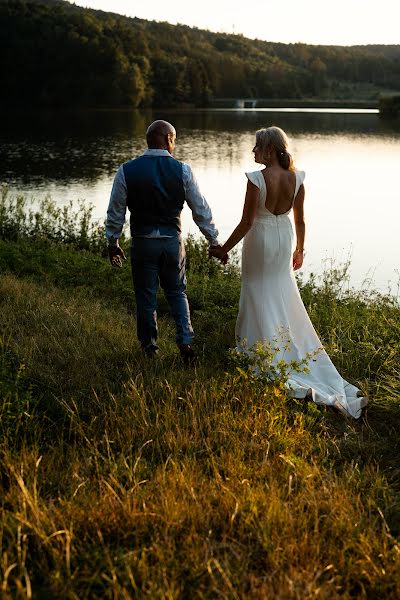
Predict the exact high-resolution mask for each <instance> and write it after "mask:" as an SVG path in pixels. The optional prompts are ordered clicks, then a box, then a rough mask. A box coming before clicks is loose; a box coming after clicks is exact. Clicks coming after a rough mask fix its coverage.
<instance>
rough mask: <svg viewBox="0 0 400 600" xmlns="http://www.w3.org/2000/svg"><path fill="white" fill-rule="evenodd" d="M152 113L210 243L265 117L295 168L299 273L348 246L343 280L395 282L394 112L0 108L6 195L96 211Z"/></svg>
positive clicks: (0, 174) (398, 130) (228, 211)
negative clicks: (300, 221) (167, 128)
mask: <svg viewBox="0 0 400 600" xmlns="http://www.w3.org/2000/svg"><path fill="white" fill-rule="evenodd" d="M156 118H166V119H168V120H170V121H171V122H172V123H174V125H175V126H176V129H177V132H178V139H177V148H176V156H177V158H179V159H181V160H184V161H186V162H189V163H190V164H191V165H192V166H193V168H194V171H195V173H196V176H197V178H198V180H199V183H200V186H201V189H202V190H203V193H204V194H205V195H206V197H207V198H208V199H209V202H210V204H211V205H212V207H213V213H214V216H215V220H216V222H217V224H218V226H219V228H220V231H221V238H222V239H224V238H225V237H226V236H227V235H228V234H229V233H230V231H231V230H232V228H233V226H234V225H235V224H236V223H237V221H238V220H239V218H240V215H241V211H242V207H243V197H244V191H245V187H246V178H245V176H244V171H247V170H255V169H256V168H257V166H256V165H255V164H254V162H253V155H252V152H251V150H252V147H253V144H254V133H255V131H256V130H257V129H258V128H260V127H263V126H268V125H271V124H275V125H279V126H280V127H283V129H285V130H286V131H287V133H288V135H289V137H290V138H291V141H292V151H293V154H294V156H295V159H296V163H297V165H298V167H299V168H302V169H304V170H306V172H307V178H306V189H307V198H306V210H307V213H306V214H307V225H308V235H307V240H308V243H307V248H308V256H307V266H306V271H307V270H308V272H309V271H310V270H316V271H320V270H321V268H322V261H323V260H324V258H326V257H329V258H332V257H336V258H337V259H338V260H339V261H340V260H343V259H345V258H346V257H347V256H348V254H349V253H350V252H351V253H352V282H353V283H354V284H355V285H358V286H359V285H361V282H362V280H363V279H364V278H365V277H366V276H367V275H368V273H371V272H372V271H374V278H375V285H376V286H377V287H381V288H385V286H386V285H387V282H388V281H389V280H392V281H394V280H395V279H396V272H395V269H396V268H397V260H398V258H397V257H398V255H399V251H400V245H399V242H398V234H397V222H398V219H399V217H400V198H399V191H398V188H397V185H395V181H394V178H393V174H394V173H396V172H397V169H398V164H399V161H400V149H399V144H398V142H399V138H400V119H397V120H394V121H387V120H382V119H380V118H379V116H378V115H377V114H373V113H360V114H346V113H309V112H307V113H294V112H293V113H289V112H286V113H285V112H279V111H276V112H266V111H262V110H244V111H243V110H240V111H232V110H226V111H225V110H214V111H211V110H199V111H162V112H161V111H79V112H63V113H61V112H57V113H32V114H29V113H24V114H21V113H15V114H3V115H1V117H0V181H1V182H3V183H7V184H8V185H9V186H10V188H11V191H15V192H20V191H24V192H29V194H32V195H34V196H36V197H42V196H43V195H44V194H46V193H50V194H51V195H52V197H53V198H54V199H55V200H56V201H57V202H60V203H64V202H66V201H69V200H77V199H82V198H83V199H86V200H87V201H89V202H92V203H93V204H95V207H96V216H97V217H99V218H103V217H104V214H105V210H106V206H107V202H108V196H109V193H110V189H111V184H112V179H113V175H114V173H115V171H116V169H117V168H118V166H119V165H120V164H121V163H122V162H124V161H125V160H127V159H129V158H131V157H133V156H136V155H137V154H138V153H140V152H142V151H143V149H144V148H145V141H144V133H145V130H146V128H147V125H148V124H149V123H150V122H151V121H152V120H153V119H156ZM183 223H184V232H185V233H188V232H193V233H196V234H197V233H198V230H197V228H196V226H195V225H193V222H192V220H191V215H190V212H189V211H188V210H187V209H186V210H185V211H184V215H183Z"/></svg>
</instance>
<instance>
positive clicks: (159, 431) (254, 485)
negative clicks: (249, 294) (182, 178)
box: [0, 211, 400, 600]
mask: <svg viewBox="0 0 400 600" xmlns="http://www.w3.org/2000/svg"><path fill="white" fill-rule="evenodd" d="M0 214H3V213H0ZM45 216H46V218H49V235H47V233H46V232H45V231H44V229H42V233H41V234H40V235H38V234H37V232H36V233H32V230H30V229H29V228H25V229H23V228H19V227H14V234H13V236H9V237H8V238H7V240H5V239H4V238H3V240H0V268H1V270H2V277H1V279H0V315H1V317H0V318H1V332H2V334H1V343H0V376H1V381H0V394H1V400H0V457H1V477H0V511H1V523H0V578H1V579H0V590H1V594H2V597H4V598H14V597H20V598H40V599H41V598H62V599H64V598H70V599H74V600H75V599H78V598H79V599H82V598H90V599H92V598H99V599H100V598H151V599H153V598H160V599H161V598H163V599H167V598H168V599H178V598H179V599H185V600H186V599H189V598H190V599H191V598H199V599H209V598H210V599H211V598H232V599H233V598H249V599H260V600H261V599H269V598H271V599H278V600H279V599H287V598H296V599H304V598H354V597H357V598H389V599H391V598H393V599H395V598H398V597H399V596H400V544H399V535H400V506H399V502H398V493H399V491H400V490H399V487H400V485H399V483H400V477H399V475H400V470H399V466H398V465H399V445H400V444H399V435H398V422H399V417H400V403H399V398H400V381H399V358H400V357H399V342H400V319H399V317H400V308H399V305H398V303H397V301H396V300H395V299H394V298H393V297H390V296H383V295H379V294H374V293H370V294H369V295H368V296H366V295H365V294H364V295H363V294H361V293H356V292H352V291H348V290H346V289H344V288H343V287H342V286H340V279H341V276H340V274H338V273H336V274H334V273H333V274H332V273H331V275H330V279H329V277H328V276H326V277H325V280H322V281H316V280H310V281H307V282H303V283H302V285H301V290H302V294H303V299H304V301H305V303H306V306H307V308H308V310H309V312H310V315H311V318H312V319H313V321H314V323H315V324H316V326H317V329H318V331H319V333H320V335H321V336H322V339H323V341H324V343H325V345H326V347H327V350H328V351H329V352H330V354H331V355H332V357H333V360H334V362H335V363H336V364H337V366H338V367H339V368H340V369H341V370H342V372H343V374H345V375H346V376H347V377H348V378H349V379H350V380H351V381H354V382H355V383H357V384H359V385H361V386H362V387H363V389H365V390H366V391H367V392H368V394H369V396H370V398H371V403H370V406H369V408H368V411H367V413H366V415H365V416H364V419H363V421H362V423H354V422H353V421H351V420H346V419H344V418H343V417H342V416H341V415H339V414H337V413H335V412H332V411H330V410H328V409H324V408H323V407H317V406H316V405H314V404H313V403H304V402H303V401H296V400H293V399H289V398H287V397H286V394H285V391H284V389H283V387H282V386H281V385H280V382H279V381H276V382H264V383H263V384H262V385H261V384H260V383H258V382H257V381H255V380H254V378H252V377H249V376H246V372H245V370H243V365H242V366H241V368H240V369H239V370H238V369H237V368H236V366H235V364H232V363H231V362H230V361H229V359H228V352H227V349H228V348H229V346H231V345H232V344H233V332H234V322H235V315H236V310H237V301H238V296H239V285H240V279H239V274H238V271H237V268H236V267H235V265H232V266H231V267H229V268H228V269H224V268H223V267H221V266H220V265H218V264H217V263H215V262H208V261H207V258H206V247H205V245H204V244H202V243H201V242H197V241H195V240H193V239H189V240H188V241H187V258H188V289H189V300H190V302H191V307H192V312H193V323H194V327H195V331H196V334H197V335H196V345H197V350H198V353H199V356H200V363H199V366H198V367H197V368H196V369H185V368H184V367H183V365H182V364H181V362H180V359H179V356H178V354H177V351H176V349H175V345H174V341H173V340H174V333H173V324H172V322H171V319H170V317H169V315H168V313H167V310H166V307H165V305H163V304H162V299H161V298H160V311H159V312H160V345H161V350H162V357H161V359H160V360H157V361H146V360H145V359H144V357H143V356H142V354H141V352H140V349H139V347H138V344H137V341H136V337H135V331H134V319H133V315H132V311H133V308H134V307H133V297H132V292H131V283H130V273H129V268H124V269H123V270H122V271H114V270H112V269H111V268H109V266H108V264H107V260H106V258H102V257H101V248H100V246H101V244H100V242H99V243H98V242H96V235H97V234H96V235H95V238H94V243H93V245H91V244H90V243H89V244H88V245H87V246H86V248H85V249H84V250H82V249H79V242H77V241H74V242H71V237H70V238H69V240H68V243H65V242H66V241H67V240H66V239H65V240H64V242H63V241H62V239H59V240H56V239H55V237H56V236H55V233H54V232H53V233H52V231H51V227H50V223H51V220H50V217H49V215H48V214H47V213H46V214H45ZM11 217H12V215H11V216H10V211H9V212H8V213H7V219H8V223H10V221H12V218H11ZM22 222H23V221H22ZM13 223H14V225H15V220H14V221H13ZM3 226H4V223H3V222H2V221H0V229H1V228H2V227H3ZM10 229H12V227H9V230H10ZM1 231H4V229H1ZM15 233H17V235H15ZM85 239H86V240H88V239H89V240H90V235H85ZM96 252H97V254H96ZM125 267H127V265H125ZM338 286H339V287H338Z"/></svg>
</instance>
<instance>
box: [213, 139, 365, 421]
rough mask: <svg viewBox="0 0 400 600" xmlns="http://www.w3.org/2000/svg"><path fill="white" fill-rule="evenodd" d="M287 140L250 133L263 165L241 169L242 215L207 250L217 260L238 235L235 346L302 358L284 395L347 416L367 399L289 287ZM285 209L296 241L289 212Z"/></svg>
mask: <svg viewBox="0 0 400 600" xmlns="http://www.w3.org/2000/svg"><path fill="white" fill-rule="evenodd" d="M287 148H288V139H287V136H286V134H285V132H284V131H283V130H282V129H280V128H279V127H268V128H266V129H260V130H259V131H257V132H256V144H255V146H254V148H253V152H254V160H255V162H256V163H259V164H262V165H264V166H265V168H264V169H262V170H258V171H252V172H250V173H246V176H247V179H248V182H247V190H246V197H245V202H244V208H243V216H242V219H241V221H240V223H239V225H238V226H237V227H236V229H235V230H234V231H233V233H232V234H231V236H230V237H229V239H228V240H227V241H226V242H225V244H224V245H223V246H221V247H219V248H212V249H211V250H210V254H211V255H212V256H215V257H216V258H219V259H221V260H224V259H225V258H226V255H227V253H228V252H229V251H230V250H231V249H232V248H233V247H234V246H236V244H237V243H238V242H239V241H240V240H241V239H242V238H244V241H243V251H242V286H241V293H240V303H239V314H238V317H237V322H236V340H237V348H238V350H239V351H246V352H249V349H251V347H252V346H254V345H256V344H260V343H261V344H273V347H274V348H275V347H276V346H277V345H279V342H281V343H282V347H281V348H277V352H276V353H275V355H274V358H273V363H276V364H277V363H278V362H279V361H281V360H282V359H283V360H284V361H285V362H286V363H289V362H291V361H296V362H299V363H300V364H304V361H305V359H306V358H307V357H310V356H312V360H310V361H309V362H308V363H307V367H308V372H307V373H301V372H297V371H292V372H291V373H290V375H289V379H288V387H289V389H290V394H291V395H292V396H294V397H296V398H305V397H306V396H307V397H308V398H312V400H314V402H316V403H317V404H325V405H330V406H334V407H336V408H337V409H338V410H340V411H341V412H343V413H345V414H346V415H351V416H352V417H354V418H356V419H357V418H359V417H360V416H361V409H362V407H363V406H365V405H366V404H367V398H365V397H362V393H361V392H360V390H358V389H357V388H356V387H355V386H354V385H351V384H350V383H348V382H347V381H345V380H344V379H343V378H342V377H341V376H340V374H339V373H338V371H337V370H336V368H335V366H334V365H333V363H332V361H331V360H330V358H329V356H328V355H327V353H326V352H325V350H324V349H323V347H322V344H321V342H320V340H319V339H318V336H317V334H316V332H315V330H314V327H313V325H312V323H311V321H310V319H309V317H308V314H307V311H306V309H305V307H304V304H303V302H302V300H301V297H300V293H299V290H298V288H297V283H296V279H295V277H294V271H296V270H297V269H299V268H300V267H301V266H302V264H303V258H304V237H305V222H304V214H303V205H304V185H303V181H304V178H305V173H304V172H303V171H297V170H295V168H294V166H293V161H292V157H291V155H290V154H289V153H288V150H287ZM292 210H293V217H294V224H295V229H296V243H295V244H294V234H293V228H292V224H291V221H290V218H289V214H290V212H291V211H292Z"/></svg>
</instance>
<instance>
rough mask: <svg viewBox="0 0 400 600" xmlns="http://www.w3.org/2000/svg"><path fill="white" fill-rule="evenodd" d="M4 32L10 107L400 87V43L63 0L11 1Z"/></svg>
mask: <svg viewBox="0 0 400 600" xmlns="http://www.w3.org/2000/svg"><path fill="white" fill-rule="evenodd" d="M0 33H1V35H0V70H1V81H2V91H3V93H2V94H1V96H0V103H1V104H2V105H3V106H27V105H30V106H46V107H48V106H52V107H61V106H62V107H75V106H76V107H94V106H96V107H101V106H104V107H123V106H127V107H138V106H151V105H152V106H160V107H161V106H176V105H184V104H192V105H196V106H207V105H208V104H209V103H210V101H211V100H213V99H219V98H232V97H254V98H270V99H277V100H278V99H280V98H285V99H290V98H292V99H302V98H312V97H319V98H323V97H328V98H338V99H340V98H349V97H352V98H353V99H354V98H356V97H360V99H361V94H363V97H364V98H367V96H368V99H377V98H378V95H379V92H380V91H385V90H390V91H396V90H400V46H376V45H375V46H348V47H343V46H312V45H306V44H300V43H297V44H280V43H272V42H266V41H261V40H250V39H248V38H245V37H243V36H241V35H233V34H224V33H214V32H210V31H204V30H200V29H196V28H191V27H188V26H185V25H171V24H169V23H160V22H155V21H145V20H142V19H137V18H128V17H123V16H121V15H116V14H114V13H109V12H103V11H96V10H91V9H85V8H80V7H77V6H75V5H72V4H69V3H68V2H64V1H62V0H35V1H34V0H3V1H2V2H1V3H0Z"/></svg>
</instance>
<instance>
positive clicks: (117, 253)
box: [108, 245, 126, 268]
mask: <svg viewBox="0 0 400 600" xmlns="http://www.w3.org/2000/svg"><path fill="white" fill-rule="evenodd" d="M108 257H109V259H110V263H111V264H112V266H113V267H118V268H121V267H122V261H123V260H126V256H125V252H124V251H123V250H122V248H121V246H119V245H117V246H108Z"/></svg>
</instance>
